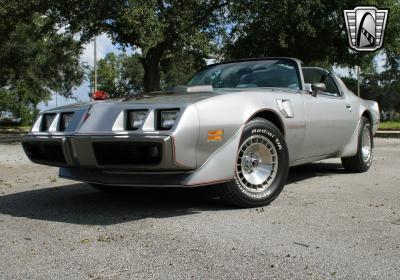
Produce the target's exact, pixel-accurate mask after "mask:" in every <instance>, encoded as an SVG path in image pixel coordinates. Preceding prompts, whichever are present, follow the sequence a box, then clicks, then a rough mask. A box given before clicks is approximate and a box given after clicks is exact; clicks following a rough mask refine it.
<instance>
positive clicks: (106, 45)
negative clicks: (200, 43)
mask: <svg viewBox="0 0 400 280" xmlns="http://www.w3.org/2000/svg"><path fill="white" fill-rule="evenodd" d="M96 43H97V61H99V60H100V59H102V58H104V57H105V56H106V54H107V53H109V52H114V53H116V54H120V53H122V52H123V51H122V50H121V48H120V46H119V45H113V43H112V41H111V39H110V38H109V37H108V36H107V35H105V34H102V35H100V36H98V37H97V41H96ZM126 52H127V53H128V54H131V53H133V51H132V50H131V49H128V50H127V51H126ZM81 61H82V62H84V63H86V64H88V65H89V66H90V67H93V64H94V46H93V41H92V42H90V43H88V44H86V45H85V46H84V51H83V53H82V56H81ZM375 61H376V63H377V66H378V67H377V68H378V71H380V70H382V69H383V66H384V64H385V61H386V57H385V55H378V56H377V57H376V59H375ZM210 63H213V61H212V60H208V61H207V64H210ZM351 71H352V70H350V69H349V68H340V67H335V68H334V72H335V73H336V74H337V75H339V76H349V74H350V72H351ZM352 73H353V75H354V71H353V72H352ZM72 93H73V96H74V97H76V98H77V99H78V101H89V96H88V93H89V82H88V81H85V82H84V83H83V84H82V85H81V86H79V87H77V88H75V89H73V91H72ZM75 102H77V101H76V100H75V99H67V98H65V97H62V96H59V95H58V96H57V98H56V96H55V95H53V97H52V99H51V100H50V101H48V102H47V103H45V102H41V103H39V105H38V108H39V110H41V111H42V110H47V109H51V108H54V107H57V106H62V105H66V104H70V103H75ZM56 105H57V106H56Z"/></svg>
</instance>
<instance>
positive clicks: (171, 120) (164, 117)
mask: <svg viewBox="0 0 400 280" xmlns="http://www.w3.org/2000/svg"><path fill="white" fill-rule="evenodd" d="M178 113H179V110H178V109H173V110H162V111H160V123H159V129H162V130H169V129H171V128H172V127H173V126H174V125H175V122H176V118H177V116H178Z"/></svg>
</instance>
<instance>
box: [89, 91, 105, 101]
mask: <svg viewBox="0 0 400 280" xmlns="http://www.w3.org/2000/svg"><path fill="white" fill-rule="evenodd" d="M92 98H93V100H106V99H108V94H107V93H106V92H105V91H96V92H95V93H93V96H92Z"/></svg>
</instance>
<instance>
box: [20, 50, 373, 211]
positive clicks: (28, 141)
mask: <svg viewBox="0 0 400 280" xmlns="http://www.w3.org/2000/svg"><path fill="white" fill-rule="evenodd" d="M378 123H379V108H378V104H377V103H376V102H374V101H367V100H363V99H361V98H359V97H357V96H356V95H355V94H353V93H352V92H351V91H350V90H349V89H348V88H347V87H346V85H345V84H344V83H343V81H342V80H341V79H340V78H339V77H338V76H336V75H334V74H333V73H331V72H329V71H327V70H325V69H322V68H317V67H302V64H301V61H300V60H297V59H293V58H262V59H247V60H238V61H231V62H225V63H218V64H213V65H209V66H207V67H205V68H204V69H202V70H200V71H199V72H198V73H197V74H196V75H194V77H193V78H192V79H191V80H190V81H189V82H188V83H187V85H184V86H177V87H174V88H172V89H170V90H166V91H162V92H153V93H145V94H141V95H135V96H131V97H129V98H124V99H118V100H102V101H92V102H89V103H79V104H75V105H68V106H64V107H59V108H56V109H52V110H48V111H45V112H42V113H40V115H39V116H38V118H37V120H36V121H35V123H34V125H33V127H32V129H31V131H30V133H29V134H28V135H27V136H26V137H25V138H24V140H23V143H22V144H23V148H24V150H25V152H26V154H27V156H28V157H29V158H30V159H31V160H32V161H33V162H35V163H39V164H45V165H50V166H57V167H60V169H59V176H60V177H63V178H68V179H72V180H78V181H83V182H87V183H89V184H91V185H92V186H94V187H95V188H97V189H100V190H112V189H113V188H114V186H132V187H135V186H136V187H154V186H156V187H158V186H163V187H164V186H165V187H197V186H204V185H214V184H215V185H218V189H219V190H220V193H221V196H222V198H224V199H225V200H227V201H229V202H231V203H233V204H235V205H237V206H240V207H254V206H261V205H266V204H269V203H270V202H271V201H273V200H274V199H275V198H276V197H277V196H278V195H279V193H280V192H281V191H282V189H283V187H284V185H285V182H286V179H287V176H288V170H289V167H292V166H296V165H301V164H305V163H310V162H313V161H317V160H322V159H327V158H338V157H340V158H341V160H342V163H343V166H344V168H345V169H346V170H348V171H350V172H365V171H367V170H368V169H369V168H370V166H371V164H372V158H373V135H374V133H375V132H376V130H377V127H378ZM114 189H117V188H114Z"/></svg>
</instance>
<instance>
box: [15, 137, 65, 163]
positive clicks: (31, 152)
mask: <svg viewBox="0 0 400 280" xmlns="http://www.w3.org/2000/svg"><path fill="white" fill-rule="evenodd" d="M22 145H23V147H24V150H25V153H26V154H27V155H28V157H29V158H30V159H31V160H37V161H45V162H55V163H66V160H65V157H64V153H63V150H62V147H61V143H55V142H40V143H39V142H38V143H23V144H22Z"/></svg>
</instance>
